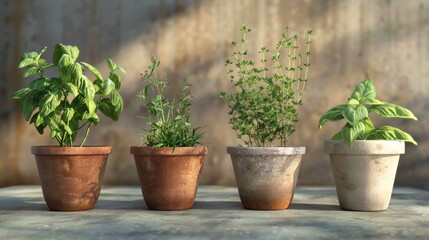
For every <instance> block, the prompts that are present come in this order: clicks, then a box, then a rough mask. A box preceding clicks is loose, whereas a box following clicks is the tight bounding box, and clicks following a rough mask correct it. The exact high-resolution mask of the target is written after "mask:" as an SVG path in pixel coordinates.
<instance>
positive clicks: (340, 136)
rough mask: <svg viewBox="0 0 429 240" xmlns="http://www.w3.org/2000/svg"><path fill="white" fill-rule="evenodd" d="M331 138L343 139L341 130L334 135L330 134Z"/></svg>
mask: <svg viewBox="0 0 429 240" xmlns="http://www.w3.org/2000/svg"><path fill="white" fill-rule="evenodd" d="M331 140H344V138H343V134H342V132H341V131H339V132H337V133H336V134H335V135H334V136H332V138H331Z"/></svg>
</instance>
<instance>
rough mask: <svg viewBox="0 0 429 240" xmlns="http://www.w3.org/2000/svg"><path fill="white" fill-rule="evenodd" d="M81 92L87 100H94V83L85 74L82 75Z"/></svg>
mask: <svg viewBox="0 0 429 240" xmlns="http://www.w3.org/2000/svg"><path fill="white" fill-rule="evenodd" d="M79 92H80V93H81V94H83V96H84V97H85V99H86V101H87V102H89V101H92V100H93V99H94V95H95V88H94V84H92V82H91V81H90V80H89V79H88V78H87V77H85V75H82V77H81V80H80V84H79Z"/></svg>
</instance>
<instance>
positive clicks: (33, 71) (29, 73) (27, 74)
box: [22, 67, 39, 78]
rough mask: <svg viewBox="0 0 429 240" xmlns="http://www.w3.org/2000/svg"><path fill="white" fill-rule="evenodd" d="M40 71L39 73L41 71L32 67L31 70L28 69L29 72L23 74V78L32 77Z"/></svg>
mask: <svg viewBox="0 0 429 240" xmlns="http://www.w3.org/2000/svg"><path fill="white" fill-rule="evenodd" d="M38 71H39V70H38V69H37V67H31V68H29V69H27V70H26V71H25V72H24V73H23V74H22V76H23V77H24V78H26V77H28V76H31V75H34V74H36V73H37V72H38Z"/></svg>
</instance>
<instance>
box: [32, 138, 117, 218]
mask: <svg viewBox="0 0 429 240" xmlns="http://www.w3.org/2000/svg"><path fill="white" fill-rule="evenodd" d="M111 151H112V147H110V146H100V147H55V146H34V147H32V148H31V152H32V153H33V154H34V155H35V157H36V163H37V168H38V170H39V177H40V182H41V185H42V190H43V197H44V198H45V201H46V204H47V205H48V208H49V209H50V210H53V211H82V210H88V209H92V208H93V207H94V205H95V203H96V202H97V200H98V196H99V195H100V189H101V180H102V178H103V174H104V169H105V166H106V162H107V158H108V156H109V154H110V153H111Z"/></svg>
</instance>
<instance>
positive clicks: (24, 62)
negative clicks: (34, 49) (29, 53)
mask: <svg viewBox="0 0 429 240" xmlns="http://www.w3.org/2000/svg"><path fill="white" fill-rule="evenodd" d="M30 65H31V66H34V65H36V66H34V67H37V62H36V61H35V60H34V59H31V58H25V59H23V60H22V61H21V62H20V63H19V65H18V69H19V68H23V67H27V66H30Z"/></svg>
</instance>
